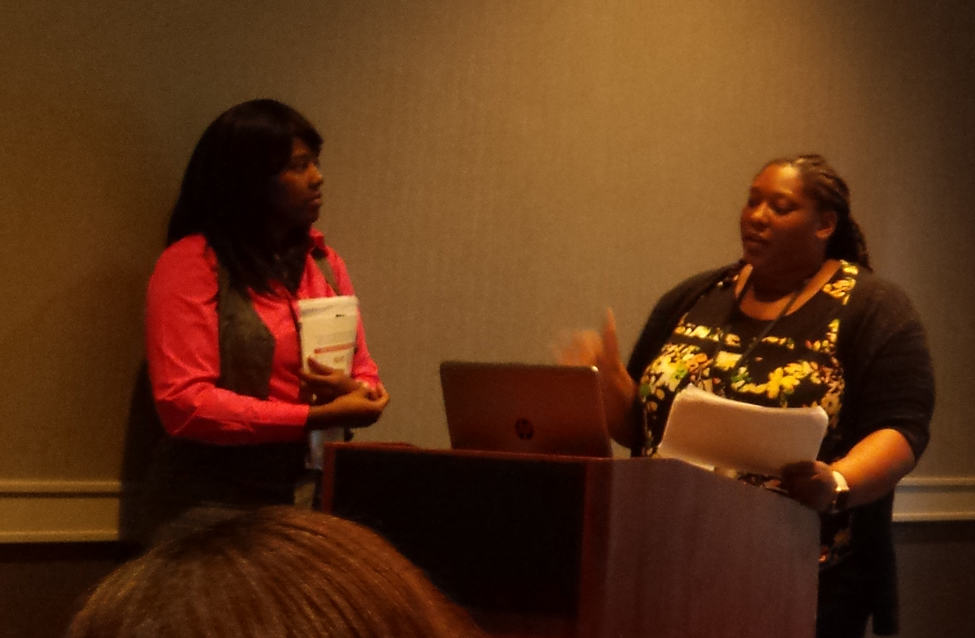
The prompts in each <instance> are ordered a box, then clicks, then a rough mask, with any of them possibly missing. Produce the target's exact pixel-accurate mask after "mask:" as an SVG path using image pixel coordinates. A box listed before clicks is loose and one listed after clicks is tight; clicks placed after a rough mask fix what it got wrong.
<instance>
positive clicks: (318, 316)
mask: <svg viewBox="0 0 975 638" xmlns="http://www.w3.org/2000/svg"><path fill="white" fill-rule="evenodd" d="M358 321H359V300H358V298H356V297H353V296H350V295H344V296H341V297H318V298H315V299H299V300H298V326H299V327H298V329H299V332H300V334H301V367H302V368H304V369H305V370H307V369H308V357H312V358H314V359H315V361H318V362H319V363H321V364H322V365H326V366H328V367H330V368H332V369H335V370H343V371H344V372H345V373H346V374H350V373H351V372H352V357H353V356H354V355H355V337H356V328H357V326H358Z"/></svg>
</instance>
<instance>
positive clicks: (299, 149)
mask: <svg viewBox="0 0 975 638" xmlns="http://www.w3.org/2000/svg"><path fill="white" fill-rule="evenodd" d="M273 179H274V184H275V188H274V194H273V195H272V197H271V207H272V209H273V213H272V219H273V221H274V222H275V223H280V224H282V225H284V226H286V227H288V228H301V227H307V226H310V225H311V224H312V223H313V222H314V221H315V220H316V219H318V212H319V210H320V209H321V207H322V181H323V180H322V174H321V171H319V169H318V155H317V154H315V153H314V152H313V151H312V150H311V148H309V147H308V144H306V143H305V142H304V140H301V139H298V138H295V139H294V141H293V142H292V144H291V157H290V159H289V160H288V163H287V164H286V165H285V167H284V168H283V169H281V172H280V173H278V174H277V175H276V176H275V177H274V178H273Z"/></svg>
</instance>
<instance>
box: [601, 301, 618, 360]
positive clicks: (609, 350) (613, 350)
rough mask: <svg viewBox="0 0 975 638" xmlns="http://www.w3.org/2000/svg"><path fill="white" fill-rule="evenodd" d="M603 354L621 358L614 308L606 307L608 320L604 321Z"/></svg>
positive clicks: (610, 357) (610, 358)
mask: <svg viewBox="0 0 975 638" xmlns="http://www.w3.org/2000/svg"><path fill="white" fill-rule="evenodd" d="M602 346H603V347H602V355H603V357H605V358H606V359H609V360H616V359H619V358H620V344H619V340H618V339H617V338H616V315H614V314H613V309H612V308H607V309H606V321H605V323H603V344H602Z"/></svg>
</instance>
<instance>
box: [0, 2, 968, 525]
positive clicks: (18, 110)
mask: <svg viewBox="0 0 975 638" xmlns="http://www.w3.org/2000/svg"><path fill="white" fill-rule="evenodd" d="M7 4H8V5H9V4H10V3H7ZM221 5H222V6H221ZM732 7H734V8H732ZM0 25H2V26H0V60H2V68H3V81H2V82H0V104H2V109H3V112H2V118H0V175H2V178H0V183H2V187H0V219H2V225H0V272H3V273H4V276H3V277H2V278H0V298H2V299H4V300H6V303H5V304H4V311H3V313H2V315H0V384H2V385H0V387H2V388H3V391H2V394H0V439H2V440H3V446H2V448H0V517H3V516H4V515H6V516H7V519H8V520H14V519H15V518H17V517H20V518H19V519H18V520H20V521H21V522H20V523H17V524H8V526H7V527H10V526H11V525H13V526H14V527H17V526H18V525H19V526H20V527H17V529H21V528H23V529H27V528H31V525H34V528H36V529H35V530H34V531H39V532H43V531H44V529H48V528H53V527H56V526H57V525H58V524H60V523H58V522H57V521H53V522H50V523H43V524H40V523H38V524H32V523H30V522H29V521H31V520H37V517H38V516H40V515H41V514H42V513H43V512H44V511H47V510H49V509H50V503H51V502H53V501H50V500H49V501H44V503H41V501H40V500H39V499H38V498H37V497H38V496H39V495H46V497H47V498H49V499H50V498H61V497H64V495H65V494H66V493H71V494H75V495H78V494H80V495H81V496H80V497H77V496H76V497H70V498H82V499H86V498H88V497H90V496H92V495H94V496H95V497H98V495H99V494H101V495H102V496H106V495H107V497H106V498H107V501H111V500H112V496H111V493H112V492H113V490H115V491H117V479H118V477H119V476H120V472H121V466H122V460H123V459H122V457H123V449H124V438H125V431H126V425H127V421H128V418H129V409H130V406H129V403H130V398H131V394H132V388H133V383H134V376H135V373H136V370H137V368H138V365H139V362H140V358H141V351H142V343H141V320H142V315H141V312H142V296H143V290H144V285H145V281H146V278H147V277H148V274H149V272H150V271H151V268H152V264H153V261H154V259H155V257H156V256H157V255H158V252H159V251H160V249H161V247H162V236H163V232H164V228H165V223H166V219H167V215H168V210H169V207H170V206H171V204H172V202H173V200H174V197H175V194H176V190H177V188H178V185H179V180H180V178H181V173H182V170H183V168H184V166H185V162H186V161H187V159H188V156H189V153H190V151H191V149H192V147H193V145H194V144H195V142H196V139H197V138H198V137H199V135H200V133H201V132H202V130H203V128H204V127H205V126H206V125H207V124H208V123H209V122H210V120H212V119H213V117H214V116H216V114H218V113H219V112H220V111H222V110H223V109H225V108H226V107H228V106H230V105H231V104H233V103H236V102H238V101H242V100H244V99H249V98H252V97H258V96H273V97H277V98H279V99H282V100H284V101H286V102H289V103H291V104H293V105H294V106H296V107H297V108H298V109H299V110H301V111H303V112H304V113H305V114H306V115H307V116H308V117H309V118H310V119H311V120H312V121H313V122H315V123H316V124H317V125H318V127H319V128H320V129H321V131H322V132H323V134H324V136H325V138H326V143H325V147H324V150H323V154H322V162H323V167H324V172H325V173H326V185H325V188H326V198H327V202H326V206H325V209H324V212H323V217H322V221H321V222H320V227H321V228H322V229H323V230H324V231H325V232H326V233H327V235H328V237H329V239H330V241H331V243H332V244H333V245H334V246H335V247H336V248H337V249H338V250H339V251H340V252H341V253H342V254H343V256H344V257H345V258H346V261H347V262H348V264H349V266H350V269H351V273H352V276H353V279H354V281H355V282H356V285H357V288H358V292H359V295H360V297H361V298H362V301H363V311H364V316H365V321H366V327H367V333H368V336H369V343H370V347H371V349H372V351H373V354H374V356H375V357H376V359H377V360H378V361H379V363H380V366H381V372H382V374H383V378H384V380H385V381H386V383H387V385H388V386H389V388H390V390H391V392H392V394H393V402H392V404H391V405H390V407H389V409H388V411H387V414H386V415H385V416H384V417H383V419H382V421H381V422H380V423H379V424H377V425H376V426H375V427H374V428H373V429H372V430H370V431H369V432H368V433H366V434H364V435H363V437H362V438H364V439H372V440H386V439H393V440H403V441H409V442H412V443H417V444H421V445H428V446H445V445H446V444H447V438H446V432H445V426H444V423H443V417H442V408H441V403H440V394H439V382H438V377H437V365H438V363H439V362H440V361H441V360H442V359H445V358H473V359H492V360H506V359H519V360H528V361H545V360H548V359H549V356H550V355H549V345H550V344H551V343H552V342H553V341H554V340H555V339H556V338H557V335H558V334H559V332H560V331H562V330H566V329H573V328H578V327H585V326H592V325H595V324H597V323H598V322H599V321H600V318H601V314H602V311H603V308H605V307H606V306H613V307H614V308H615V310H616V313H617V317H618V322H619V325H620V330H621V339H622V342H623V344H624V347H625V348H628V346H629V345H630V344H631V343H632V342H633V340H634V339H635V337H636V334H637V332H638V330H639V329H640V327H641V326H642V322H643V321H644V319H645V317H646V314H647V312H648V311H649V308H650V306H651V305H652V303H653V302H654V301H655V299H656V298H657V297H658V296H659V295H660V294H661V293H662V292H663V291H664V290H665V289H666V288H667V287H669V286H670V285H672V284H674V283H676V282H677V281H678V280H679V279H681V278H682V277H684V276H686V275H688V274H690V273H692V272H695V271H697V270H699V269H702V268H705V267H709V266H712V265H716V264H719V263H724V262H727V261H730V260H733V259H734V258H736V257H737V254H738V253H737V251H738V246H737V241H736V230H735V224H736V216H737V211H738V210H739V207H740V204H741V201H742V198H743V196H744V193H745V190H746V188H747V184H748V181H749V179H750V178H751V176H752V174H753V173H754V172H755V171H756V169H757V168H758V167H759V166H760V164H761V163H762V162H763V161H764V160H766V159H768V158H770V157H772V156H776V155H779V154H785V153H791V152H796V151H807V150H815V151H819V152H821V153H823V154H825V155H826V156H827V157H828V158H830V159H831V160H832V161H833V163H834V164H835V165H836V166H837V168H838V169H839V170H840V171H841V173H842V174H844V175H845V176H846V177H847V178H848V180H849V182H850V183H851V184H852V187H853V190H854V211H855V214H856V215H857V216H858V217H859V218H860V220H861V223H862V225H863V226H864V228H865V230H866V232H867V236H868V240H869V241H870V246H871V249H872V253H873V256H874V260H875V265H876V267H877V270H879V271H880V272H881V273H882V274H883V275H885V276H887V277H889V278H891V279H894V280H895V281H898V282H899V283H901V284H902V285H903V286H904V287H905V288H906V289H907V290H908V291H909V293H910V294H911V296H912V298H913V299H914V300H915V303H916V304H917V305H918V307H919V308H920V311H921V313H922V315H923V317H924V320H925V321H926V324H927V326H928V328H929V332H930V341H931V346H932V350H933V352H934V356H935V359H936V368H937V375H938V382H939V397H938V409H937V414H936V419H935V422H934V438H933V442H932V445H931V448H930V449H929V451H928V454H927V456H926V457H925V458H924V459H923V461H922V463H921V466H920V468H919V469H918V470H917V472H916V474H917V475H918V476H920V477H922V478H921V480H920V481H919V482H916V485H915V487H916V490H915V491H916V492H917V493H919V494H922V498H921V501H920V503H921V504H920V505H918V507H919V508H920V509H919V510H918V511H920V512H921V514H920V515H922V516H923V515H924V512H925V511H927V512H928V514H932V513H933V514H937V513H938V512H942V514H943V513H944V512H946V511H948V510H953V511H955V514H953V515H957V514H958V512H961V513H962V514H961V515H969V516H975V505H973V504H972V503H973V498H972V496H973V493H975V478H973V477H975V471H973V467H972V461H971V459H972V458H975V437H973V435H972V434H971V431H972V428H971V427H970V417H969V413H968V409H967V403H966V395H967V392H968V386H969V385H970V383H971V381H972V380H973V375H972V373H971V371H970V361H971V360H972V358H973V355H975V343H973V338H972V330H971V329H970V328H969V327H968V325H967V324H968V323H969V317H970V316H971V311H972V309H973V308H972V306H973V292H972V285H971V283H970V275H969V272H970V270H971V267H970V258H969V255H968V250H967V249H968V247H969V246H970V245H972V242H973V240H975V230H973V229H975V225H973V224H972V223H971V221H970V220H969V209H970V206H971V202H973V201H975V180H973V179H972V177H971V175H972V172H973V170H972V169H973V168H975V159H973V155H972V150H971V149H972V148H973V147H975V103H973V92H972V89H971V87H972V86H975V77H973V76H975V70H973V69H975V65H973V61H975V46H973V44H972V43H973V38H972V37H971V35H972V33H973V27H975V10H973V9H972V8H970V5H969V4H968V3H967V2H963V1H957V2H926V3H921V2H917V3H909V2H880V1H861V2H841V1H839V0H837V1H824V2H813V3H809V2H798V1H782V0H779V1H776V2H772V1H764V0H749V1H747V2H735V3H731V2H727V3H725V2H703V1H694V2H686V3H669V2H645V1H640V0H617V1H615V2H612V1H609V2H606V1H601V2H597V1H595V0H593V1H585V0H570V1H563V0H558V1H541V0H529V1H524V2H515V1H507V2H506V1H500V0H498V1H486V0H484V1H478V0H458V1H447V0H441V1H435V0H426V1H419V0H418V1H413V2H393V1H373V2H355V3H354V2H321V1H307V2H281V3H273V4H268V3H266V2H254V1H249V0H248V1H237V2H225V3H218V2H185V1H179V2H176V1H168V2H166V1H163V2H156V3H133V2H128V1H122V0H111V1H106V0H103V1H101V2H80V1H73V0H64V1H61V2H38V3H31V4H29V5H23V6H22V7H18V8H17V9H16V10H14V9H13V7H10V6H7V5H4V6H3V8H0ZM925 499H948V500H946V501H941V500H938V501H937V504H935V505H931V503H935V501H934V500H927V501H926V500H925ZM952 499H954V500H952ZM69 500H70V499H69ZM96 500H97V498H96ZM102 500H103V501H105V499H102ZM107 501H106V502H101V501H99V502H100V503H101V504H100V505H92V504H91V503H88V502H87V501H83V502H77V501H72V502H74V503H75V506H76V507H77V508H78V509H79V513H78V514H76V515H75V514H72V517H80V519H81V522H80V523H78V524H77V525H76V526H75V527H76V528H77V529H75V532H72V533H73V534H74V535H73V536H72V537H80V536H84V535H85V533H90V535H91V536H92V537H98V536H99V535H100V534H102V533H103V532H104V529H103V528H104V525H101V523H99V522H97V521H96V522H93V521H86V520H83V519H84V517H85V516H86V514H84V512H85V511H95V510H97V511H101V512H103V514H104V515H106V516H110V515H111V511H112V510H111V505H110V503H107ZM925 503H928V504H929V505H925ZM949 503H950V504H949ZM60 507H61V506H60V505H59V508H60ZM64 507H65V508H67V509H68V510H70V505H65V506H64ZM98 507H102V508H103V509H102V510H98ZM925 508H927V509H925ZM10 512H14V515H11V514H10ZM0 527H2V526H0ZM69 527H70V525H69ZM5 529H6V528H5ZM72 529H74V528H72ZM78 530H81V531H80V532H79V531H78ZM99 530H102V531H99ZM8 531H9V530H8ZM28 531H29V530H28ZM3 532H4V529H0V538H3V536H2V534H3ZM18 533H19V532H18ZM69 535H70V534H69Z"/></svg>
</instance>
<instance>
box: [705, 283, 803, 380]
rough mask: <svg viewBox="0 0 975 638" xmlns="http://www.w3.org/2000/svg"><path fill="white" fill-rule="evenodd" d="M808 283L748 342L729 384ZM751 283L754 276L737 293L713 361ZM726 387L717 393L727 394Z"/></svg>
mask: <svg viewBox="0 0 975 638" xmlns="http://www.w3.org/2000/svg"><path fill="white" fill-rule="evenodd" d="M808 283H809V279H804V280H803V282H802V284H801V285H800V286H799V287H797V288H796V289H795V291H793V293H792V295H791V296H790V297H789V301H788V302H787V303H786V304H785V306H783V307H782V310H780V311H779V314H778V315H776V317H775V319H773V320H772V321H769V322H768V323H767V324H766V325H765V327H764V328H763V329H762V331H761V332H760V333H759V334H758V335H757V336H755V337H754V338H752V340H751V342H750V343H749V344H748V347H747V348H745V350H744V352H742V353H741V356H739V357H738V360H737V361H736V362H735V368H736V370H737V372H735V373H734V374H733V375H731V376H730V377H729V378H728V385H729V386H730V385H731V384H732V383H734V382H735V381H738V380H740V379H741V375H742V370H743V368H744V367H745V362H746V361H747V360H748V358H749V357H750V356H751V355H752V352H754V350H755V348H756V347H757V346H758V344H760V343H761V342H762V340H763V339H765V337H767V336H768V335H769V333H770V332H772V329H773V328H775V326H776V325H778V323H779V321H780V320H781V319H782V317H784V316H785V315H786V314H788V312H789V311H790V310H792V306H794V305H795V303H796V300H797V299H798V298H799V293H801V292H802V291H803V290H804V289H805V288H806V285H807V284H808ZM751 285H752V278H751V277H749V278H748V281H746V282H745V285H744V286H742V288H741V292H739V293H738V294H737V295H735V302H734V305H733V306H732V308H731V313H730V314H729V316H728V319H727V320H726V321H725V324H724V325H723V326H722V327H721V328H720V330H719V331H718V345H717V348H716V349H715V351H714V355H713V356H712V358H711V360H712V361H715V360H717V358H718V353H719V352H720V351H721V346H722V345H723V342H724V339H725V335H727V334H728V333H730V332H731V323H732V319H733V317H734V315H735V313H736V312H740V309H739V306H740V305H741V301H742V299H744V298H745V294H746V293H747V292H748V289H749V287H750V286H751ZM724 387H725V386H724V384H721V385H720V386H718V387H717V388H716V390H717V394H719V395H721V396H725V391H724Z"/></svg>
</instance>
